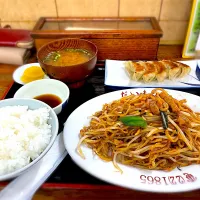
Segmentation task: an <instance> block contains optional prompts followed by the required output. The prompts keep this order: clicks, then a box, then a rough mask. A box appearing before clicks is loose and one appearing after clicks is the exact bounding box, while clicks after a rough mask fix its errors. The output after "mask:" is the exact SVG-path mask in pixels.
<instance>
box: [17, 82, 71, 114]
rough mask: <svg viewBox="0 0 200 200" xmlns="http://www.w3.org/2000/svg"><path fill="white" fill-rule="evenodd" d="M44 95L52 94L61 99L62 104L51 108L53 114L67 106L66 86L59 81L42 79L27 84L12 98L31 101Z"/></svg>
mask: <svg viewBox="0 0 200 200" xmlns="http://www.w3.org/2000/svg"><path fill="white" fill-rule="evenodd" d="M44 94H53V95H56V96H58V97H59V98H60V99H61V101H62V102H61V103H60V104H59V105H58V106H56V107H54V108H53V110H54V111H55V113H56V114H57V115H58V114H59V113H60V112H61V111H62V109H63V108H64V107H65V106H66V105H67V102H68V99H69V94H70V92H69V88H68V86H67V85H66V84H65V83H63V82H61V81H59V80H55V79H42V80H37V81H33V82H30V83H27V84H26V85H24V86H22V87H21V88H19V89H18V90H17V92H16V93H15V94H14V98H29V99H33V98H34V97H36V96H40V95H44Z"/></svg>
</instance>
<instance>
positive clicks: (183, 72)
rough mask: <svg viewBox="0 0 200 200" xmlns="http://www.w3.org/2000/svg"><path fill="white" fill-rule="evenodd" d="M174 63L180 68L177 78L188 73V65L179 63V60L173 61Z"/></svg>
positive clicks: (189, 69)
mask: <svg viewBox="0 0 200 200" xmlns="http://www.w3.org/2000/svg"><path fill="white" fill-rule="evenodd" d="M174 63H175V64H177V65H178V66H179V67H180V68H181V73H180V75H179V78H182V77H184V76H186V75H188V74H189V73H190V71H191V68H190V66H188V65H186V64H183V63H180V62H174Z"/></svg>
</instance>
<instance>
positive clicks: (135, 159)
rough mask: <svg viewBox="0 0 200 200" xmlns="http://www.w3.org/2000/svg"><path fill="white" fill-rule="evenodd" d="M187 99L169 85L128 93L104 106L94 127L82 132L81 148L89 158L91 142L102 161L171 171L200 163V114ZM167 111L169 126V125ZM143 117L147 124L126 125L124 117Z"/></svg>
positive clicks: (92, 124) (80, 152)
mask: <svg viewBox="0 0 200 200" xmlns="http://www.w3.org/2000/svg"><path fill="white" fill-rule="evenodd" d="M185 103H186V100H184V99H183V100H177V99H175V98H173V97H172V96H170V95H169V94H168V93H167V92H166V91H165V90H164V89H153V90H152V91H151V93H148V94H147V93H146V92H145V91H144V92H143V93H141V94H132V95H129V96H124V97H122V98H121V99H119V100H115V101H113V102H112V103H109V104H105V105H103V108H102V110H101V111H99V112H96V113H95V114H94V115H93V116H92V117H91V121H90V125H89V126H87V127H84V128H83V129H82V130H81V131H80V141H79V144H78V147H77V151H78V152H79V154H80V155H81V156H82V157H83V158H84V154H83V152H82V150H81V144H82V143H84V144H86V145H87V146H88V147H89V148H91V149H92V150H93V151H94V152H95V153H96V154H97V155H98V156H99V157H100V158H101V159H102V160H104V161H113V164H114V166H115V167H116V168H117V169H118V170H120V171H121V169H120V168H119V166H118V165H117V162H119V163H122V164H125V165H131V166H136V167H140V168H146V169H159V170H167V171H170V170H172V169H174V168H176V167H183V166H187V165H190V164H193V163H198V164H199V163H200V113H196V112H193V111H192V110H191V109H190V108H189V107H188V106H187V105H186V104H185ZM161 113H165V115H166V119H167V120H168V127H167V128H164V127H163V118H162V117H161ZM124 116H140V117H142V118H143V120H144V121H145V122H146V123H147V126H146V127H145V128H142V127H138V126H129V125H125V124H124V123H123V122H122V121H120V120H119V119H120V118H123V117H124Z"/></svg>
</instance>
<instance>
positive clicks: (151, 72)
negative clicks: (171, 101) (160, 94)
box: [138, 61, 157, 83]
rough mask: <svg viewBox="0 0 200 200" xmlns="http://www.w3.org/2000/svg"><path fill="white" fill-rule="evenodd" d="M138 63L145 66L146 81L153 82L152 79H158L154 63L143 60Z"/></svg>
mask: <svg viewBox="0 0 200 200" xmlns="http://www.w3.org/2000/svg"><path fill="white" fill-rule="evenodd" d="M138 63H139V64H140V65H142V66H143V67H144V68H145V72H144V74H143V76H142V78H143V80H144V82H146V83H147V82H151V81H152V80H154V79H156V74H157V70H156V67H155V66H154V65H153V64H151V63H148V62H143V61H140V62H138Z"/></svg>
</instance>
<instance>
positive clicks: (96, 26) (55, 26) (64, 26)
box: [41, 21, 153, 31]
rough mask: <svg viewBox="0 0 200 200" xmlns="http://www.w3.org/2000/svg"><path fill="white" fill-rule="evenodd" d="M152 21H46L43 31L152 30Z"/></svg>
mask: <svg viewBox="0 0 200 200" xmlns="http://www.w3.org/2000/svg"><path fill="white" fill-rule="evenodd" d="M152 29H153V27H152V25H151V22H150V21H60V22H56V21H55V22H48V21H46V22H45V23H44V25H43V27H42V29H41V30H75V31H79V30H152Z"/></svg>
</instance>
